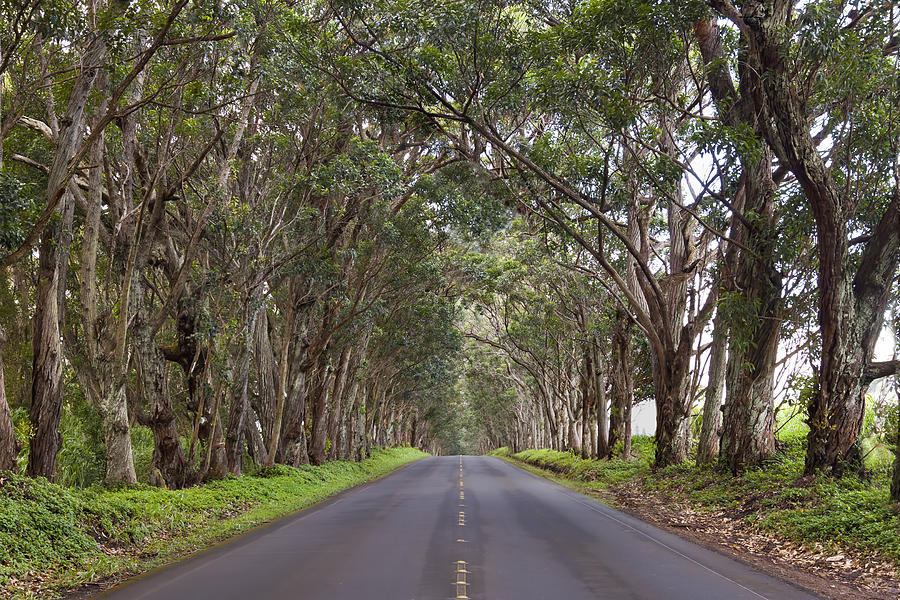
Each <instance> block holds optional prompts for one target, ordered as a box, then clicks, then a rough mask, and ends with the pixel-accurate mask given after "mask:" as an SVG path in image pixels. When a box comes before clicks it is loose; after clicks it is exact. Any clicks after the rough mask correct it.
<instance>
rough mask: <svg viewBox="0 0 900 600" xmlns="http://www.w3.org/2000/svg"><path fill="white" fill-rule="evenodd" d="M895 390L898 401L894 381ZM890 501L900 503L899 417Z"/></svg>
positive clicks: (899, 388) (899, 391) (898, 384)
mask: <svg viewBox="0 0 900 600" xmlns="http://www.w3.org/2000/svg"><path fill="white" fill-rule="evenodd" d="M894 385H895V387H896V390H897V401H898V403H900V382H895V383H894ZM891 501H892V502H898V503H900V418H898V419H897V431H895V432H894V477H893V478H892V479H891Z"/></svg>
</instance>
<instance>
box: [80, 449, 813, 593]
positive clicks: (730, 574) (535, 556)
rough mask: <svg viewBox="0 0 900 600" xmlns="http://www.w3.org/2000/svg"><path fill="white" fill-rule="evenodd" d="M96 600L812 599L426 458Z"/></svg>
mask: <svg viewBox="0 0 900 600" xmlns="http://www.w3.org/2000/svg"><path fill="white" fill-rule="evenodd" d="M98 598H102V599H103V600H151V599H159V600H162V599H166V600H181V599H184V600H207V599H208V600H282V599H291V600H295V599H303V600H319V599H321V600H443V599H451V600H452V599H457V598H472V599H479V600H541V599H546V600H587V599H610V600H632V599H633V600H760V599H763V600H766V599H767V600H813V599H815V598H816V597H815V596H813V595H811V594H809V593H807V592H804V591H801V590H799V589H797V588H795V587H792V586H791V585H790V584H787V583H784V582H781V581H779V580H776V579H773V578H771V577H769V576H767V575H764V574H762V573H760V572H758V571H755V570H753V569H752V568H750V567H747V566H745V565H743V564H741V563H739V562H736V561H734V560H732V559H730V558H727V557H725V556H723V555H721V554H718V553H716V552H713V551H710V550H707V549H704V548H701V547H699V546H697V545H695V544H692V543H690V542H687V541H684V540H682V539H680V538H678V537H676V536H673V535H671V534H668V533H666V532H664V531H661V530H659V529H657V528H655V527H652V526H651V525H648V524H646V523H643V522H642V521H639V520H637V519H634V518H632V517H630V516H628V515H625V514H623V513H621V512H618V511H615V510H612V509H610V508H608V507H606V506H604V505H602V504H599V503H597V502H595V501H594V500H591V499H589V498H587V497H585V496H582V495H581V494H578V493H576V492H573V491H571V490H569V489H567V488H564V487H561V486H559V485H556V484H554V483H551V482H548V481H546V480H544V479H541V478H539V477H537V476H535V475H532V474H530V473H528V472H526V471H522V470H521V469H517V468H516V467H514V466H512V465H510V464H508V463H505V462H503V461H501V460H499V459H496V458H486V457H469V456H464V457H462V458H460V457H457V456H447V457H435V458H426V459H423V460H420V461H417V462H415V463H413V464H411V465H409V466H407V467H404V468H403V469H401V470H399V471H397V472H396V473H394V474H393V475H390V476H388V477H386V478H384V479H381V480H378V481H375V482H374V483H371V484H369V485H366V486H363V487H360V488H356V489H353V490H350V491H348V492H345V493H343V494H340V495H339V496H337V497H335V498H334V499H332V500H330V501H327V502H325V503H322V504H320V505H318V506H316V507H314V508H311V509H309V510H307V511H304V512H301V513H298V514H296V515H294V516H291V517H287V518H285V519H283V520H281V521H278V522H276V523H274V524H272V525H269V526H267V527H264V528H262V529H258V530H255V531H253V532H251V533H249V534H247V535H244V536H242V537H240V538H237V539H236V540H234V541H232V542H229V543H227V544H224V545H222V546H218V547H216V548H214V549H213V550H210V551H208V552H204V553H202V554H199V555H198V556H196V557H194V558H191V559H189V560H186V561H183V562H181V563H178V564H176V565H173V566H171V567H168V568H164V569H160V570H157V571H154V572H152V573H150V574H148V575H146V576H144V577H141V578H138V579H135V580H132V581H130V582H127V583H125V584H123V585H120V586H118V587H116V588H113V589H112V590H109V591H107V592H105V593H104V594H101V595H100V596H98Z"/></svg>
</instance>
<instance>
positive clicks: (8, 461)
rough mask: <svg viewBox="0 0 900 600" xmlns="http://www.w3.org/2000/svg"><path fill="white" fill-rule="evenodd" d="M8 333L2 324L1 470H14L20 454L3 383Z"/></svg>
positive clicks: (0, 382)
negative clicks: (4, 345) (5, 346)
mask: <svg viewBox="0 0 900 600" xmlns="http://www.w3.org/2000/svg"><path fill="white" fill-rule="evenodd" d="M5 342H6V333H5V332H4V331H3V327H2V325H0V471H14V470H15V469H16V457H17V456H18V455H19V443H18V440H16V433H15V430H14V429H13V422H12V417H11V415H10V412H9V404H7V402H6V387H5V386H4V384H3V344H4V343H5Z"/></svg>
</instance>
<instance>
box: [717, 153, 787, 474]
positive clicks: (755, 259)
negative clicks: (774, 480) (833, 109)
mask: <svg viewBox="0 0 900 600" xmlns="http://www.w3.org/2000/svg"><path fill="white" fill-rule="evenodd" d="M744 162H745V164H744V182H745V185H744V186H743V187H744V202H743V204H744V207H745V208H744V212H745V213H746V214H748V215H753V216H754V220H753V221H752V222H751V223H750V226H749V227H748V226H745V225H744V224H743V223H741V224H738V223H734V224H733V225H732V229H731V235H732V237H733V238H736V239H738V240H740V241H741V242H743V244H744V245H745V246H747V248H749V249H750V250H746V249H740V250H739V251H738V256H737V264H736V267H735V273H734V274H733V278H732V285H733V287H734V289H735V290H736V291H739V295H738V294H737V293H732V294H731V295H730V304H731V305H732V306H730V308H728V315H727V321H728V327H729V333H730V334H729V336H728V339H729V345H728V367H727V386H728V395H727V401H726V403H725V406H724V409H723V412H724V414H723V430H722V441H721V451H720V461H721V463H722V464H723V466H725V467H727V468H728V469H730V470H731V471H732V472H733V473H740V472H741V471H743V470H744V469H745V468H746V467H750V466H756V465H758V464H760V463H761V462H762V461H763V460H765V459H766V458H767V457H768V456H769V455H770V454H771V453H772V452H774V450H775V429H774V428H775V409H774V398H773V390H772V386H773V383H774V377H775V361H776V358H777V354H778V340H779V338H780V334H781V305H782V302H781V288H782V285H781V274H780V273H779V272H778V269H777V267H776V264H775V251H776V248H775V244H776V240H775V236H776V235H777V234H776V232H775V224H774V219H775V216H774V212H775V204H774V198H775V184H774V182H773V181H772V155H771V152H770V151H769V150H768V148H764V149H763V152H762V157H761V158H760V159H759V160H758V161H757V163H756V164H751V163H749V162H748V161H744Z"/></svg>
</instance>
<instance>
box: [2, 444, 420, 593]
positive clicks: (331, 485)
mask: <svg viewBox="0 0 900 600" xmlns="http://www.w3.org/2000/svg"><path fill="white" fill-rule="evenodd" d="M423 456H425V454H424V453H422V452H420V451H418V450H416V449H414V448H396V449H376V450H374V451H373V453H372V457H371V458H369V459H368V460H365V461H363V462H361V463H355V462H348V461H335V462H330V463H327V464H325V465H322V466H318V467H312V466H308V467H301V468H298V469H295V468H292V467H285V466H276V467H275V468H274V469H271V470H269V471H267V472H265V473H263V474H261V475H260V476H255V477H246V476H245V477H241V478H236V477H229V478H227V479H224V480H221V481H216V482H212V483H209V484H206V485H202V486H197V487H194V488H189V489H185V490H162V489H158V488H152V487H149V486H140V485H139V486H135V487H131V488H123V489H119V490H106V489H102V488H97V487H92V488H86V489H78V488H65V487H62V486H60V485H56V484H53V483H49V482H48V481H46V480H45V479H30V478H27V477H22V476H18V475H13V474H9V473H5V474H2V475H0V598H4V599H6V598H11V599H13V598H14V599H20V598H21V599H25V598H42V599H45V598H52V597H56V596H58V594H59V593H60V592H61V591H62V590H65V589H67V588H71V587H74V586H77V585H79V584H82V583H86V582H91V581H97V580H100V579H104V578H107V577H113V576H122V575H125V574H133V573H137V572H141V571H144V570H147V569H149V568H152V567H154V566H157V565H159V564H163V563H166V562H169V561H171V560H173V559H175V558H178V557H180V556H182V555H184V554H186V553H189V552H192V551H195V550H198V549H202V548H204V547H206V546H208V545H210V544H211V543H213V542H216V541H219V540H222V539H225V538H227V537H229V536H232V535H235V534H237V533H241V532H243V531H246V530H248V529H250V528H252V527H255V526H257V525H260V524H263V523H266V522H268V521H271V520H273V519H275V518H277V517H280V516H283V515H285V514H288V513H290V512H293V511H296V510H299V509H301V508H305V507H307V506H309V505H311V504H314V503H315V502H318V501H320V500H322V499H324V498H327V497H328V496H331V495H333V494H336V493H337V492H340V491H342V490H345V489H347V488H350V487H353V486H355V485H359V484H361V483H364V482H366V481H369V480H371V479H375V478H377V477H379V476H381V475H384V474H386V473H389V472H390V471H392V470H394V469H396V468H397V467H399V466H401V465H403V464H405V463H408V462H410V461H413V460H416V459H418V458H421V457H423Z"/></svg>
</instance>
